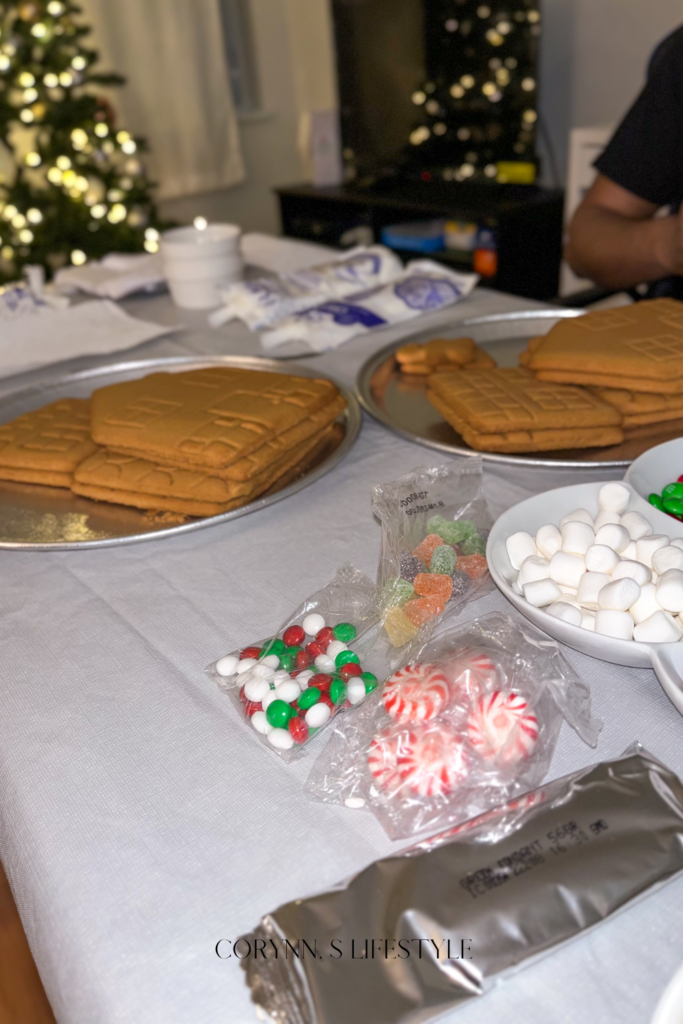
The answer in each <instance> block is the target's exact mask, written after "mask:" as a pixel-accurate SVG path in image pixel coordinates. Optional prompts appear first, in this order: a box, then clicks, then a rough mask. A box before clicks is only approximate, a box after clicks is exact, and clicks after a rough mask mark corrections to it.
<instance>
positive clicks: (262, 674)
mask: <svg viewBox="0 0 683 1024" xmlns="http://www.w3.org/2000/svg"><path fill="white" fill-rule="evenodd" d="M264 661H265V658H264ZM249 674H250V675H252V676H253V677H254V678H255V679H267V680H268V682H270V681H271V679H273V678H274V676H275V669H274V668H272V667H271V666H270V665H264V664H263V661H260V662H259V663H258V665H254V667H253V668H252V669H251V670H250V673H249Z"/></svg>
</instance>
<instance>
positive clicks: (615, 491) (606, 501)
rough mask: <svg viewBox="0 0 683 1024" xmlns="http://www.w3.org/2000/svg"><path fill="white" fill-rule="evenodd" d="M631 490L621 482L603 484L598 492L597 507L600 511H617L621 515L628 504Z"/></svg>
mask: <svg viewBox="0 0 683 1024" xmlns="http://www.w3.org/2000/svg"><path fill="white" fill-rule="evenodd" d="M630 500H631V492H630V491H629V489H628V487H624V485H623V484H618V483H612V484H603V485H602V487H601V488H600V493H599V494H598V508H599V509H600V511H601V512H602V511H603V510H604V511H606V512H618V513H619V515H622V513H624V512H625V511H626V509H627V508H628V506H629V502H630Z"/></svg>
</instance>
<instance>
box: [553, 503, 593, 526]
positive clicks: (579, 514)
mask: <svg viewBox="0 0 683 1024" xmlns="http://www.w3.org/2000/svg"><path fill="white" fill-rule="evenodd" d="M567 523H586V525H587V526H590V528H591V529H593V516H592V515H591V514H590V512H587V511H586V509H585V508H575V509H574V511H573V512H570V513H569V515H568V516H562V518H561V519H560V529H562V527H563V526H566V525H567Z"/></svg>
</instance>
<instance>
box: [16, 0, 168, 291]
mask: <svg viewBox="0 0 683 1024" xmlns="http://www.w3.org/2000/svg"><path fill="white" fill-rule="evenodd" d="M79 13H80V11H79V8H78V7H77V5H76V4H75V3H73V2H72V0H19V2H17V0H0V143H3V144H4V146H5V147H6V148H7V149H8V150H9V153H10V155H11V156H12V157H13V158H14V164H15V174H14V180H12V178H11V176H8V177H7V179H6V180H5V181H3V182H0V210H1V211H2V212H1V214H0V224H1V225H2V231H0V235H1V236H2V237H1V239H0V281H2V280H12V279H16V278H17V277H18V276H20V274H21V270H22V267H23V266H24V265H25V264H27V263H38V264H42V265H43V266H44V267H45V268H46V270H47V271H48V274H51V273H52V272H53V271H54V270H55V269H57V268H58V267H59V266H62V265H64V264H66V263H69V262H71V263H73V264H75V265H80V263H82V262H85V260H88V259H96V258H100V257H101V256H103V255H105V254H106V253H107V252H111V251H120V252H139V251H143V250H147V251H148V252H150V251H156V250H155V249H151V248H150V246H154V245H156V247H157V248H158V236H157V237H156V238H155V237H152V236H148V235H146V233H145V231H146V230H153V231H156V230H157V228H158V223H159V222H158V218H157V215H156V211H155V209H154V206H153V204H152V201H151V195H150V184H149V182H148V180H147V178H146V176H145V171H144V167H143V164H142V161H141V160H140V159H139V156H138V154H139V153H140V152H144V148H145V147H144V141H143V140H141V139H137V138H134V137H133V135H132V134H131V133H130V132H128V131H126V130H125V127H124V126H121V125H117V124H116V114H115V112H114V110H113V108H112V107H111V105H110V103H109V101H108V100H105V99H103V98H102V95H101V94H102V90H103V88H105V87H109V86H114V85H119V84H121V83H122V81H123V80H122V79H121V78H120V77H119V76H118V75H113V74H104V73H102V72H100V71H99V70H98V68H97V54H96V53H95V51H94V50H93V49H90V48H89V46H88V43H87V36H88V34H89V31H90V30H89V28H88V27H87V26H85V25H82V24H81V22H80V20H78V15H79ZM19 125H21V126H22V131H21V132H17V131H16V129H17V126H19ZM28 133H30V135H29V136H28V137H29V138H30V144H29V147H27V146H26V142H25V141H23V140H25V139H26V137H27V134H28ZM20 146H21V148H20ZM27 149H28V151H27ZM108 194H111V195H112V196H114V198H112V199H109V200H106V196H107V195H108Z"/></svg>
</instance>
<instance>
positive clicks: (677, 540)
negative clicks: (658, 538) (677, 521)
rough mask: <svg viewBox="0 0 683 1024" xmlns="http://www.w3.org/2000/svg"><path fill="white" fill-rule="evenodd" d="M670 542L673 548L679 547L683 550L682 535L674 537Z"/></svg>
mask: <svg viewBox="0 0 683 1024" xmlns="http://www.w3.org/2000/svg"><path fill="white" fill-rule="evenodd" d="M671 543H672V544H673V546H674V547H675V548H680V549H681V551H683V537H674V539H673V540H672V541H671Z"/></svg>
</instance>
